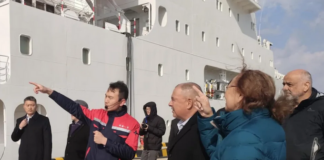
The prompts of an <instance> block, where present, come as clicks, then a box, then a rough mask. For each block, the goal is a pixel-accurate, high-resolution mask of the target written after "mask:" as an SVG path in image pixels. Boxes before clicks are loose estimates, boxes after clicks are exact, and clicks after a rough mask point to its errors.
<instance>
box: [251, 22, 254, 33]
mask: <svg viewBox="0 0 324 160" xmlns="http://www.w3.org/2000/svg"><path fill="white" fill-rule="evenodd" d="M251 29H252V30H253V31H254V30H255V24H254V23H253V22H251Z"/></svg>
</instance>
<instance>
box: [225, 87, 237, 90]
mask: <svg viewBox="0 0 324 160" xmlns="http://www.w3.org/2000/svg"><path fill="white" fill-rule="evenodd" d="M231 87H237V86H226V90H227V89H228V88H231Z"/></svg>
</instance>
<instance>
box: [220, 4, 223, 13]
mask: <svg viewBox="0 0 324 160" xmlns="http://www.w3.org/2000/svg"><path fill="white" fill-rule="evenodd" d="M219 9H220V11H223V3H222V2H219Z"/></svg>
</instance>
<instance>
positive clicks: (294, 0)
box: [259, 0, 307, 15]
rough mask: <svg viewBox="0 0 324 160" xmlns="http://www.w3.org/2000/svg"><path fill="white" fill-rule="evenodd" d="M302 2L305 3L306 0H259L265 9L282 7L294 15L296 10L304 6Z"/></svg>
mask: <svg viewBox="0 0 324 160" xmlns="http://www.w3.org/2000/svg"><path fill="white" fill-rule="evenodd" d="M306 2H307V1H306ZM302 3H305V1H302V0H260V1H259V4H260V5H261V6H262V7H263V9H275V8H277V7H281V8H282V9H283V10H285V11H286V13H287V14H289V15H293V14H294V13H295V11H296V10H299V9H300V7H303V5H300V4H302Z"/></svg>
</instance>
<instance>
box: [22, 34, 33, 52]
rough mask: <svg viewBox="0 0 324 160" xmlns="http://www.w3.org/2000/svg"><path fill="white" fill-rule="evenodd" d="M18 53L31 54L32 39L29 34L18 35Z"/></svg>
mask: <svg viewBox="0 0 324 160" xmlns="http://www.w3.org/2000/svg"><path fill="white" fill-rule="evenodd" d="M20 53H21V54H24V55H31V54H32V40H31V38H30V37H29V36H26V35H20Z"/></svg>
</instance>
